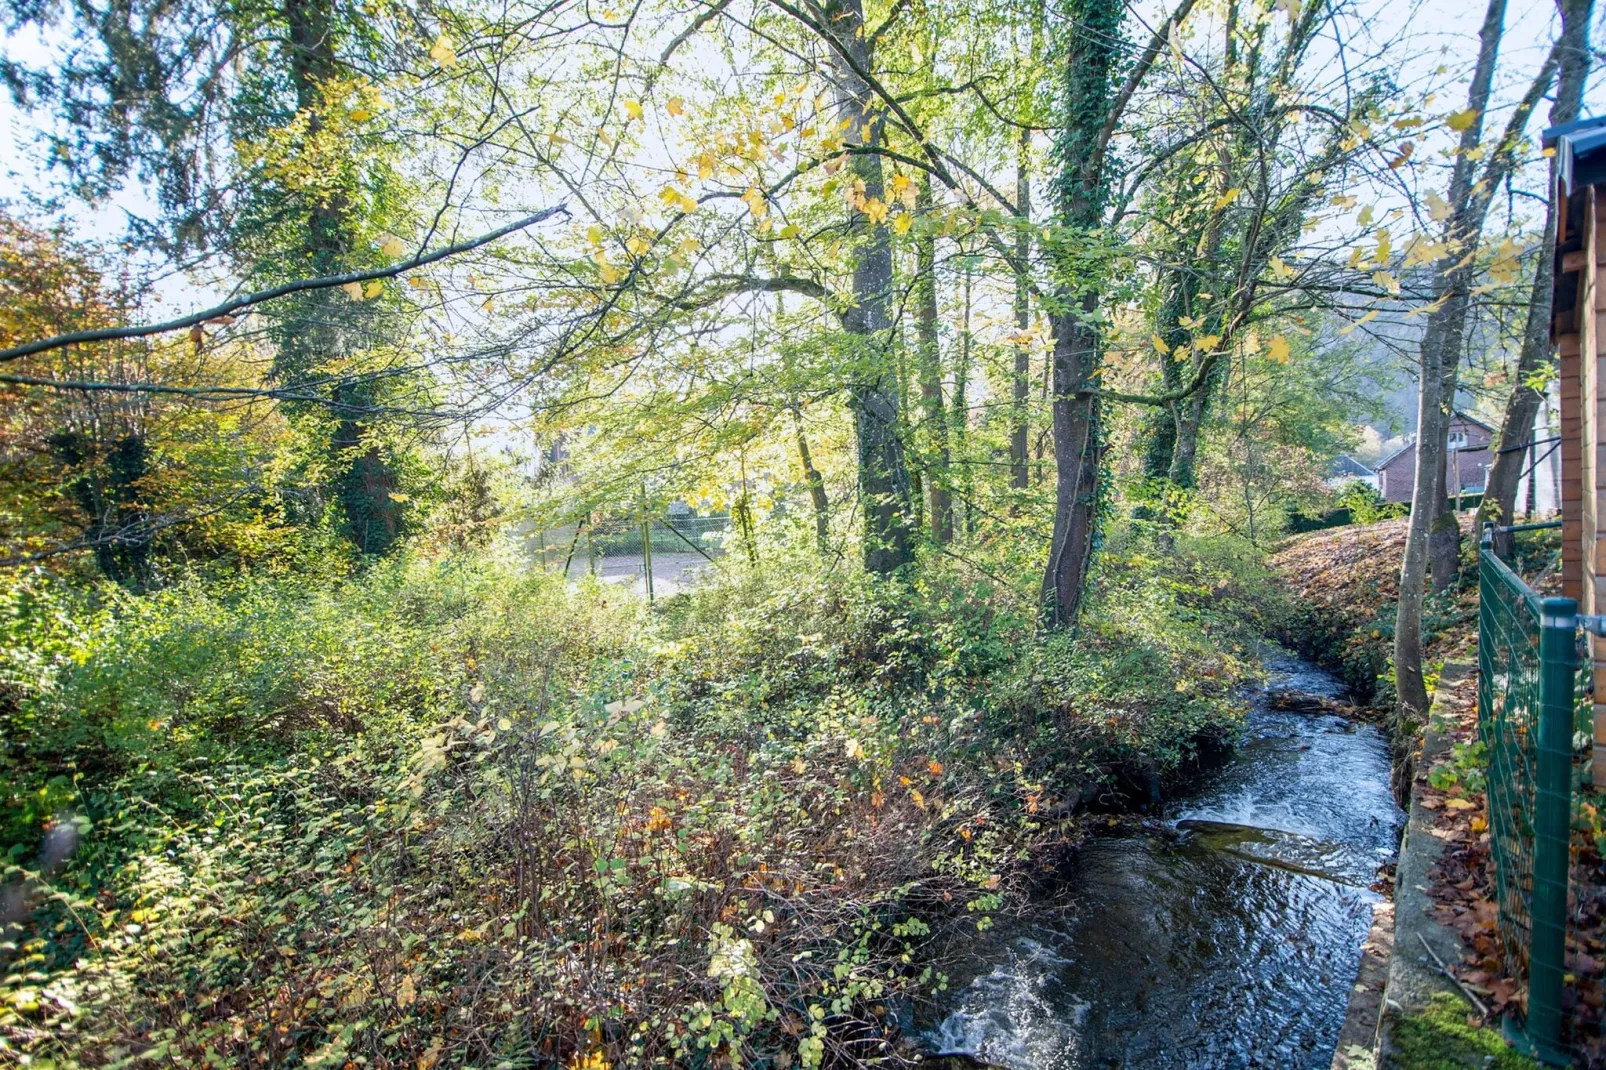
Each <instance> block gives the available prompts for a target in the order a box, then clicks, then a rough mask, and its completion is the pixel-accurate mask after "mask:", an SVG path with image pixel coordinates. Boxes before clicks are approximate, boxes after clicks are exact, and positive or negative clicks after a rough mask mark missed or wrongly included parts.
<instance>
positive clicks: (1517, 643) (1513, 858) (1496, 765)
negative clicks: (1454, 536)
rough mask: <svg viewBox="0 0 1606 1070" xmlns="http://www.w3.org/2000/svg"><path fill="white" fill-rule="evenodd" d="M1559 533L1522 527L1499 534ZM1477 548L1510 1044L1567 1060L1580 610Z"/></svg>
mask: <svg viewBox="0 0 1606 1070" xmlns="http://www.w3.org/2000/svg"><path fill="white" fill-rule="evenodd" d="M1547 526H1553V525H1520V526H1518V527H1515V528H1510V529H1498V530H1500V531H1501V532H1502V533H1503V532H1505V531H1515V530H1534V529H1536V528H1540V527H1547ZM1496 530H1497V529H1494V528H1493V527H1486V528H1485V529H1484V533H1483V538H1482V541H1481V545H1480V546H1479V549H1478V594H1479V599H1478V734H1479V738H1480V739H1481V741H1482V742H1483V744H1484V746H1485V747H1486V748H1487V751H1488V761H1489V774H1488V796H1489V838H1490V845H1491V848H1492V851H1493V855H1494V868H1495V889H1496V893H1497V905H1498V907H1499V913H1498V926H1499V933H1500V943H1501V945H1502V950H1503V952H1504V954H1505V956H1506V961H1507V963H1508V965H1509V966H1510V967H1511V971H1512V973H1513V975H1514V976H1516V977H1517V978H1518V979H1519V981H1520V982H1522V984H1523V985H1524V992H1523V993H1522V994H1523V996H1524V998H1523V999H1522V1000H1520V1001H1519V1002H1520V1003H1521V1005H1523V1006H1524V1007H1525V1009H1526V1013H1525V1014H1524V1015H1523V1016H1522V1019H1521V1020H1520V1021H1512V1022H1510V1023H1508V1025H1509V1026H1510V1029H1509V1032H1510V1033H1511V1034H1512V1038H1513V1039H1514V1040H1517V1041H1519V1042H1521V1046H1522V1047H1524V1048H1526V1049H1528V1051H1529V1052H1530V1053H1531V1054H1533V1055H1535V1056H1537V1057H1539V1058H1540V1059H1541V1060H1542V1061H1544V1062H1547V1063H1554V1064H1558V1065H1560V1064H1563V1063H1566V1062H1567V1061H1568V1060H1567V1057H1566V1054H1565V1052H1564V1050H1563V1047H1562V1037H1561V996H1562V984H1563V978H1564V970H1565V958H1566V948H1567V874H1568V829H1569V826H1570V823H1571V816H1572V787H1573V719H1574V710H1575V699H1576V695H1577V688H1578V678H1579V667H1580V664H1581V662H1582V661H1583V660H1584V659H1580V658H1579V656H1578V634H1579V633H1578V606H1577V603H1575V602H1574V601H1573V600H1572V599H1570V598H1542V597H1540V596H1539V595H1538V594H1536V593H1535V592H1534V590H1533V589H1532V588H1531V587H1529V586H1528V584H1526V583H1525V582H1523V579H1522V577H1520V576H1518V575H1517V574H1516V573H1515V572H1514V571H1512V569H1511V567H1510V566H1509V565H1507V564H1506V563H1505V562H1504V561H1502V560H1501V559H1500V557H1499V556H1498V555H1497V554H1496V553H1495V551H1494V545H1493V538H1492V537H1493V535H1494V533H1495V531H1496Z"/></svg>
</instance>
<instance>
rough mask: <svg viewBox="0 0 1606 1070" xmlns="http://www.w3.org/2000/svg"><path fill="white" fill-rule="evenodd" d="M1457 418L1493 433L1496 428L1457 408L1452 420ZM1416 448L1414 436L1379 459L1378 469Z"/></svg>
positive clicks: (1470, 450)
mask: <svg viewBox="0 0 1606 1070" xmlns="http://www.w3.org/2000/svg"><path fill="white" fill-rule="evenodd" d="M1455 420H1465V421H1466V422H1467V423H1469V424H1476V425H1477V426H1479V427H1481V428H1483V429H1484V430H1485V431H1487V432H1489V433H1490V434H1491V435H1492V434H1494V433H1495V429H1494V428H1492V427H1490V426H1489V425H1488V424H1486V423H1484V422H1483V421H1482V420H1480V419H1478V418H1477V417H1476V416H1468V415H1467V414H1466V413H1464V412H1462V411H1461V410H1460V409H1457V410H1455V412H1454V413H1452V414H1451V422H1452V423H1453V422H1455ZM1415 448H1416V439H1415V438H1412V439H1411V440H1410V441H1409V442H1407V443H1406V444H1405V445H1403V446H1401V447H1400V448H1399V449H1397V450H1395V451H1394V452H1393V453H1391V454H1389V455H1388V456H1387V457H1385V458H1383V459H1382V460H1381V461H1378V462H1377V470H1378V471H1379V472H1381V471H1382V470H1383V469H1385V468H1387V467H1388V466H1389V465H1391V464H1393V463H1394V462H1395V461H1397V460H1399V459H1400V458H1401V457H1404V456H1405V455H1406V454H1407V453H1409V452H1410V451H1411V450H1413V449H1415ZM1488 448H1489V447H1488V446H1479V447H1478V448H1477V449H1469V450H1467V451H1466V452H1468V453H1481V452H1482V451H1484V450H1486V449H1488Z"/></svg>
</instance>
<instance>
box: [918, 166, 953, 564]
mask: <svg viewBox="0 0 1606 1070" xmlns="http://www.w3.org/2000/svg"><path fill="white" fill-rule="evenodd" d="M917 203H918V206H919V211H920V214H921V216H922V217H924V218H923V223H929V220H930V215H931V178H930V176H929V175H928V176H926V177H925V178H923V179H921V182H920V196H919V201H918V202H917ZM921 229H922V231H923V233H922V234H921V235H920V237H919V238H917V239H916V241H915V272H916V278H915V288H916V298H915V304H916V308H915V315H916V318H917V320H918V330H917V337H916V341H915V344H916V347H917V348H918V350H919V373H920V401H921V409H922V412H921V423H922V430H923V431H924V434H923V436H922V437H923V438H924V439H925V440H926V451H925V452H926V464H925V479H926V486H927V491H926V498H927V502H928V504H929V511H930V514H931V537H932V538H933V539H935V540H936V542H937V545H939V546H946V545H948V544H949V543H950V542H952V541H953V537H954V516H953V488H952V485H951V484H950V482H949V475H948V462H949V455H948V410H947V407H946V406H945V405H944V404H943V400H942V349H941V346H940V345H939V344H938V341H937V237H936V235H935V233H933V231H932V230H931V229H930V227H929V226H927V225H923V226H922V228H921Z"/></svg>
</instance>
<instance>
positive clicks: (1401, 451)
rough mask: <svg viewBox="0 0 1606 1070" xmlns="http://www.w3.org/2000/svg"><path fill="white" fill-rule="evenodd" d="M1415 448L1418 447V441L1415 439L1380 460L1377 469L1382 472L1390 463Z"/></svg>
mask: <svg viewBox="0 0 1606 1070" xmlns="http://www.w3.org/2000/svg"><path fill="white" fill-rule="evenodd" d="M1414 449H1416V441H1415V440H1414V439H1413V440H1412V441H1410V442H1407V443H1406V444H1405V445H1403V446H1401V447H1400V448H1399V449H1397V450H1395V451H1394V452H1393V453H1391V454H1389V455H1388V456H1387V457H1385V458H1383V459H1382V460H1381V461H1378V462H1377V471H1379V472H1381V471H1382V470H1383V469H1385V468H1387V467H1388V466H1389V465H1391V464H1393V463H1394V462H1395V461H1397V460H1399V459H1400V458H1401V457H1404V456H1405V455H1406V454H1407V453H1410V452H1411V451H1412V450H1414Z"/></svg>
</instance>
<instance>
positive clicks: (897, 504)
mask: <svg viewBox="0 0 1606 1070" xmlns="http://www.w3.org/2000/svg"><path fill="white" fill-rule="evenodd" d="M823 13H824V15H825V19H826V23H827V26H828V27H829V30H830V32H831V33H832V34H834V35H835V37H836V41H837V44H838V45H839V46H840V48H841V51H842V52H845V53H847V57H851V62H850V61H849V59H848V58H845V57H844V56H843V55H841V54H840V53H839V52H838V51H836V50H835V49H833V50H832V52H831V57H832V60H833V65H834V67H835V68H836V69H835V80H836V86H837V89H836V98H837V106H838V108H839V110H840V113H841V115H842V121H843V122H845V124H846V126H845V129H844V130H843V136H844V141H846V142H847V143H848V144H850V145H863V146H870V147H879V146H881V145H883V144H885V140H886V129H885V124H886V118H885V114H886V113H885V110H884V109H882V108H878V107H875V106H874V105H875V103H876V102H875V99H874V96H873V94H872V91H871V89H870V87H869V86H868V85H866V84H865V82H864V79H863V78H861V77H860V76H859V73H858V72H859V71H873V70H874V69H875V66H874V58H875V56H874V53H875V44H874V41H873V40H872V39H871V38H870V36H869V35H868V34H867V33H866V32H865V28H864V6H863V4H862V3H861V0H837V2H835V3H831V4H828V5H826V6H825V7H824V8H823ZM851 166H852V171H853V175H854V177H855V178H857V179H859V180H860V181H861V182H863V183H864V188H863V190H862V191H861V192H862V196H863V198H864V199H863V201H862V202H860V203H861V207H855V208H854V209H853V210H852V220H851V230H852V233H853V236H854V238H855V240H857V241H858V242H859V249H858V258H857V261H856V262H855V263H854V265H853V307H852V308H851V309H850V310H849V311H848V313H847V315H846V316H845V317H844V325H845V326H846V328H847V330H848V332H849V333H850V334H852V335H854V336H856V340H857V342H858V343H859V344H858V351H857V352H856V353H855V354H854V360H855V363H856V365H857V369H858V371H857V374H856V375H855V379H854V382H853V384H852V386H851V388H850V391H849V401H850V403H851V405H852V408H853V424H854V430H855V432H856V433H857V436H858V447H859V448H858V477H859V498H860V505H861V508H862V509H863V511H864V567H865V568H866V569H867V570H868V571H870V572H874V573H881V574H885V573H889V572H893V571H895V570H897V569H898V568H901V567H902V566H903V565H906V564H908V563H909V561H910V560H911V557H912V553H913V547H912V540H911V538H910V529H909V513H910V495H909V478H908V472H907V469H906V466H905V464H904V450H903V442H902V441H901V439H900V438H899V435H898V399H899V390H898V380H897V372H896V369H895V368H894V367H893V366H892V362H891V361H890V360H889V359H888V352H889V348H890V346H891V335H892V329H891V328H892V321H891V318H890V316H889V313H888V308H887V298H888V294H889V293H890V292H891V289H892V234H891V232H890V231H889V230H888V229H887V226H886V223H885V222H872V221H871V217H870V215H869V214H868V213H867V212H866V211H865V210H864V208H863V207H862V205H867V204H869V203H870V202H872V201H877V202H880V203H882V204H885V203H886V186H885V182H884V180H883V174H882V167H881V157H880V156H879V155H877V154H875V153H857V154H855V155H854V156H853V158H852V165H851Z"/></svg>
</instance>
